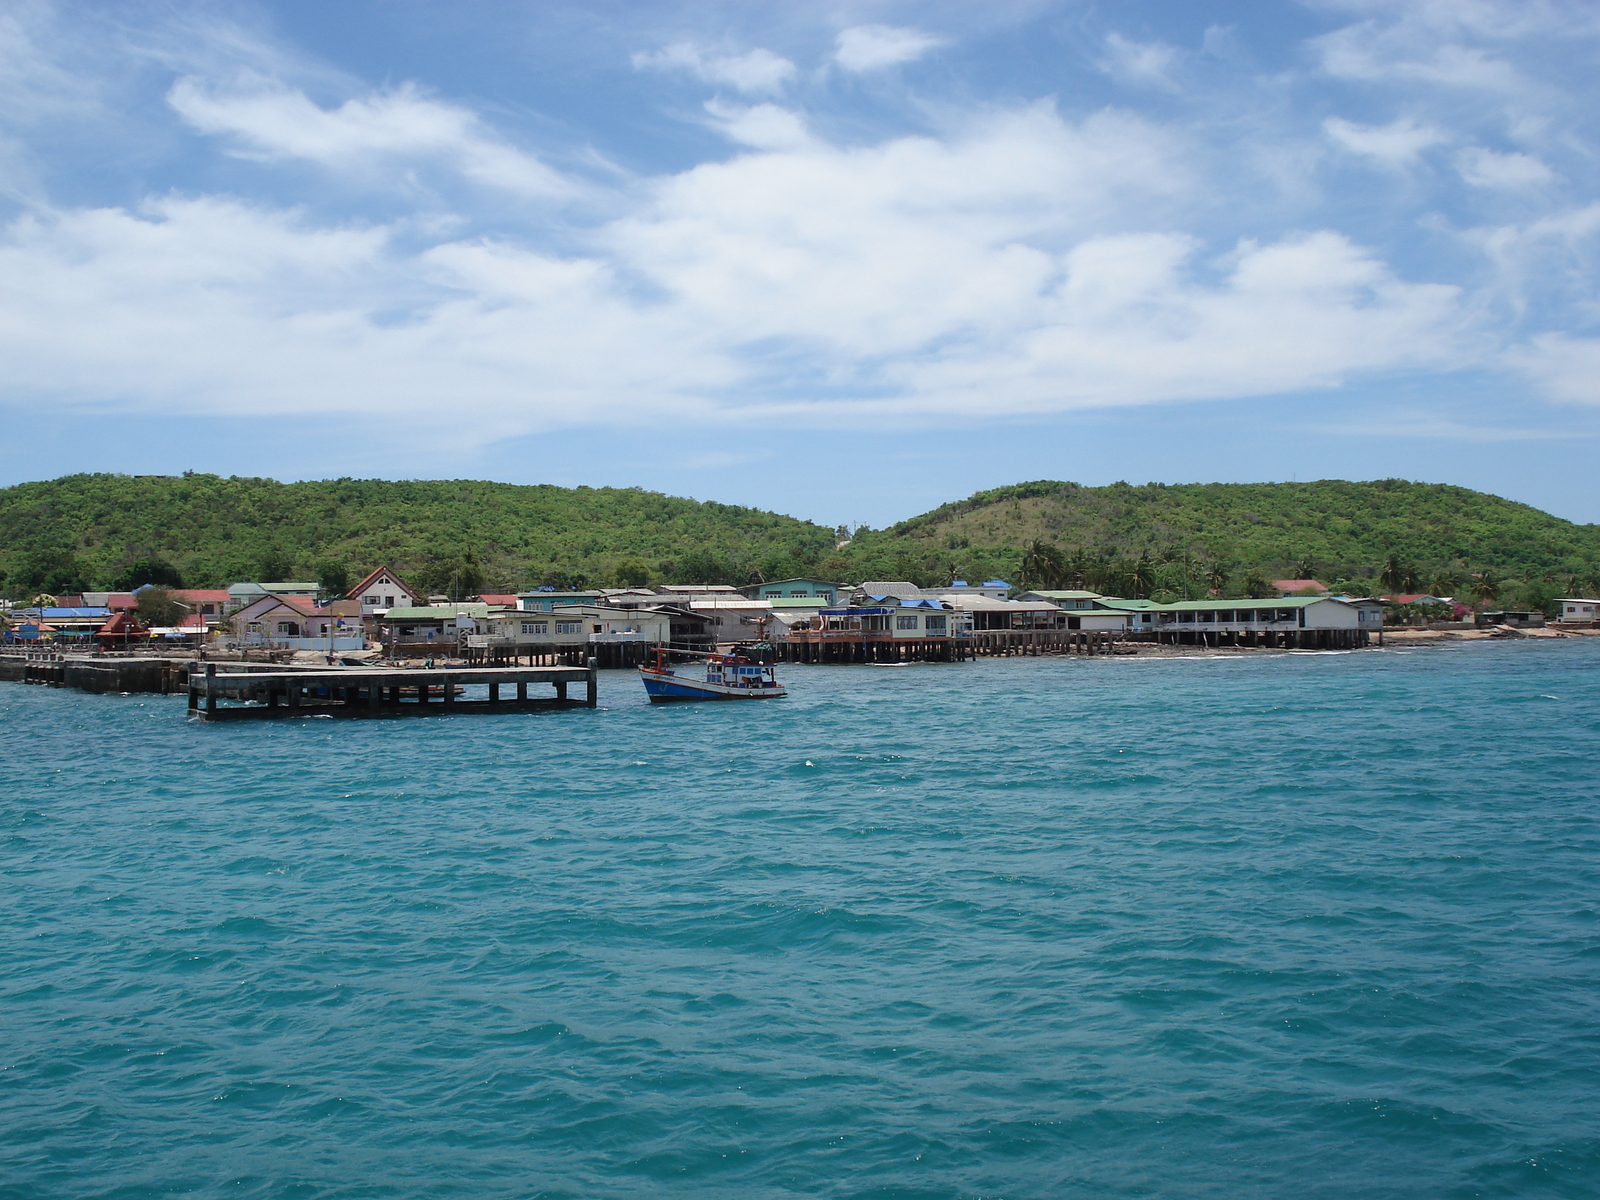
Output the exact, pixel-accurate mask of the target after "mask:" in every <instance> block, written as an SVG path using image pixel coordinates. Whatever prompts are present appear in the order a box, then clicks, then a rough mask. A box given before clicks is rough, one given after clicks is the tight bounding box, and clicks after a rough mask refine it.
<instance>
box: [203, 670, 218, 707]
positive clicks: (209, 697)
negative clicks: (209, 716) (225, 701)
mask: <svg viewBox="0 0 1600 1200" xmlns="http://www.w3.org/2000/svg"><path fill="white" fill-rule="evenodd" d="M216 678H217V664H216V663H207V664H206V711H207V712H208V713H214V712H216V711H217V693H216V692H215V691H214V690H212V685H213V684H214V683H215V682H216Z"/></svg>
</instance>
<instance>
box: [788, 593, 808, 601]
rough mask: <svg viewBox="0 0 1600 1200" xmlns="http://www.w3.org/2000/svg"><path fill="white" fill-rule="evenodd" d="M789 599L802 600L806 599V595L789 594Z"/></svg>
mask: <svg viewBox="0 0 1600 1200" xmlns="http://www.w3.org/2000/svg"><path fill="white" fill-rule="evenodd" d="M789 598H790V599H792V600H804V599H805V598H806V594H805V593H804V592H790V593H789Z"/></svg>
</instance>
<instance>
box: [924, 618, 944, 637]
mask: <svg viewBox="0 0 1600 1200" xmlns="http://www.w3.org/2000/svg"><path fill="white" fill-rule="evenodd" d="M928 632H929V633H938V634H942V633H944V618H943V617H929V618H928Z"/></svg>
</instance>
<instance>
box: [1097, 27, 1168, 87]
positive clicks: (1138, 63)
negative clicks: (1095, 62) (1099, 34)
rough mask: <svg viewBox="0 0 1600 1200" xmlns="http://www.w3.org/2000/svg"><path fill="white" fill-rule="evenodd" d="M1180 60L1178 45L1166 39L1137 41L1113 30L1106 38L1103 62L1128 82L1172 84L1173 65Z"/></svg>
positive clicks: (1113, 73)
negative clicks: (1167, 41) (1165, 40)
mask: <svg viewBox="0 0 1600 1200" xmlns="http://www.w3.org/2000/svg"><path fill="white" fill-rule="evenodd" d="M1177 59H1178V50H1177V47H1175V46H1169V45H1167V44H1166V43H1165V42H1136V41H1133V40H1131V39H1130V38H1125V37H1123V36H1122V35H1121V34H1120V33H1111V34H1109V35H1107V37H1106V56H1105V58H1104V60H1103V61H1102V64H1101V65H1102V66H1103V67H1104V69H1105V70H1106V71H1107V72H1108V73H1109V74H1111V75H1113V76H1114V77H1116V78H1117V79H1121V80H1123V81H1124V82H1128V83H1138V84H1154V85H1155V86H1157V87H1172V86H1173V83H1172V78H1171V75H1172V68H1173V66H1174V65H1175V64H1176V62H1177Z"/></svg>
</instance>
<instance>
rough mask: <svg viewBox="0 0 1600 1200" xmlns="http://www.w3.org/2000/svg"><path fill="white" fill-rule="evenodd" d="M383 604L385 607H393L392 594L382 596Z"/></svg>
mask: <svg viewBox="0 0 1600 1200" xmlns="http://www.w3.org/2000/svg"><path fill="white" fill-rule="evenodd" d="M383 606H384V607H385V608H393V607H394V597H393V596H385V597H384V598H383Z"/></svg>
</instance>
